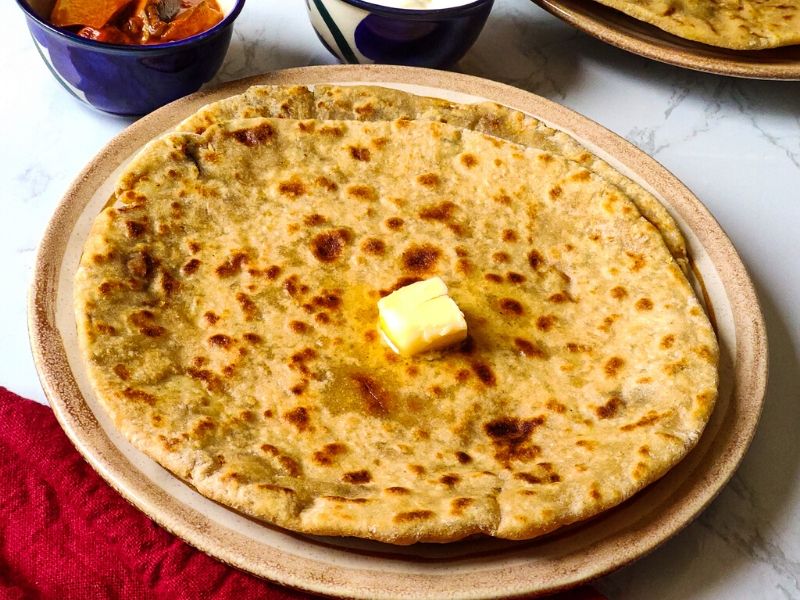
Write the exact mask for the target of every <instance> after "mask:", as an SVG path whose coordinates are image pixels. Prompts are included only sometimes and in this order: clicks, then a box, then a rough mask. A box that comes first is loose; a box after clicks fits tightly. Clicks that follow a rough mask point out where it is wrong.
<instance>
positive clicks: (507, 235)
mask: <svg viewBox="0 0 800 600" xmlns="http://www.w3.org/2000/svg"><path fill="white" fill-rule="evenodd" d="M518 239H519V236H518V235H517V232H516V231H514V230H513V229H504V230H503V241H504V242H508V243H510V244H513V243H514V242H516V241H517V240H518Z"/></svg>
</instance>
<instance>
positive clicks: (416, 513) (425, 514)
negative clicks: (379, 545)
mask: <svg viewBox="0 0 800 600" xmlns="http://www.w3.org/2000/svg"><path fill="white" fill-rule="evenodd" d="M434 516H436V513H435V512H433V511H432V510H409V511H406V512H400V513H397V514H396V515H395V516H394V522H395V523H411V522H413V521H427V520H428V519H432V518H433V517H434Z"/></svg>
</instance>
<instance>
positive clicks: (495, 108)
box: [177, 85, 689, 274]
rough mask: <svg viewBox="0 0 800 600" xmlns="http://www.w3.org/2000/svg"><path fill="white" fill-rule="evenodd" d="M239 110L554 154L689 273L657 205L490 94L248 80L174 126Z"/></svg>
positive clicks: (566, 139)
mask: <svg viewBox="0 0 800 600" xmlns="http://www.w3.org/2000/svg"><path fill="white" fill-rule="evenodd" d="M239 117H283V118H295V119H311V118H318V119H345V120H356V121H385V120H389V121H391V120H394V119H401V118H402V119H416V120H424V121H440V122H445V123H449V124H450V125H454V126H456V127H462V128H464V129H472V130H474V131H480V132H483V133H488V134H491V135H493V136H496V137H499V138H501V139H505V140H508V141H511V142H515V143H517V144H522V145H524V146H530V147H533V148H538V149H540V150H546V151H547V152H550V153H553V154H559V155H561V156H564V157H565V158H567V159H569V160H572V161H574V162H576V163H578V164H579V165H582V166H584V167H586V168H587V169H589V170H591V171H592V172H594V173H596V174H597V175H600V176H601V177H603V178H604V179H606V180H607V181H608V182H610V183H613V184H614V185H616V186H618V187H619V188H620V190H621V191H622V192H623V193H624V194H625V195H627V196H628V197H629V198H630V200H631V201H632V202H633V203H634V204H635V205H636V207H637V208H638V209H639V211H640V212H641V213H642V215H644V217H645V218H646V219H647V220H648V221H650V222H651V223H652V224H653V225H655V227H656V228H657V229H658V230H659V231H660V232H661V235H662V236H663V237H664V241H665V243H666V244H667V247H668V248H669V250H670V252H671V253H672V256H673V257H674V258H675V259H676V260H677V261H678V265H679V266H680V267H681V269H683V271H684V273H686V274H688V273H689V265H688V259H687V252H686V242H685V241H684V239H683V235H682V234H681V232H680V229H679V228H678V225H677V224H676V223H675V221H674V219H673V218H672V217H671V216H670V215H669V213H668V212H667V210H666V209H665V208H664V207H663V205H662V204H661V203H660V202H659V201H658V200H656V198H655V197H654V196H653V195H652V194H650V193H649V192H647V191H646V190H644V189H643V188H642V187H641V186H639V185H638V184H636V183H634V182H633V181H631V180H630V179H628V178H627V177H625V176H624V175H622V174H621V173H620V172H619V171H617V170H615V169H613V168H612V167H611V166H609V165H608V163H606V162H605V161H603V160H601V159H600V158H599V157H597V156H596V155H594V154H592V153H591V152H588V151H587V150H586V148H584V147H583V146H581V145H580V144H579V143H578V142H577V141H575V139H573V138H572V137H570V136H569V135H567V134H565V133H564V132H561V131H558V130H556V129H553V128H551V127H548V126H547V125H545V124H544V123H542V122H541V121H539V120H537V119H534V118H533V117H531V116H529V115H526V114H524V113H521V112H519V111H516V110H512V109H510V108H507V107H505V106H501V105H499V104H495V103H493V102H482V103H479V104H459V103H455V102H448V101H446V100H442V99H439V98H429V97H425V96H418V95H416V94H410V93H407V92H403V91H400V90H395V89H389V88H384V87H378V86H336V85H317V86H315V87H314V89H313V90H310V89H308V88H306V87H304V86H288V87H287V86H266V85H263V86H253V87H251V88H250V89H248V90H247V91H246V92H245V93H243V94H240V95H237V96H231V97H230V98H225V99H224V100H220V101H218V102H214V103H212V104H209V105H207V106H205V107H203V108H202V109H200V110H199V111H198V112H197V113H195V114H193V115H192V116H190V117H189V118H188V119H186V120H185V121H183V122H182V123H180V124H179V125H178V127H177V130H178V131H193V132H195V133H202V132H203V131H205V129H206V128H207V127H209V126H210V125H212V124H214V123H222V122H224V121H227V120H230V119H234V118H239Z"/></svg>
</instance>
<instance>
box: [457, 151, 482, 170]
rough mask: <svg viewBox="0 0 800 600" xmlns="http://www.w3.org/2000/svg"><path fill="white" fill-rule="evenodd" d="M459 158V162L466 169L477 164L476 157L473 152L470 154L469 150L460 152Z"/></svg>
mask: <svg viewBox="0 0 800 600" xmlns="http://www.w3.org/2000/svg"><path fill="white" fill-rule="evenodd" d="M460 160H461V164H462V165H464V166H465V167H467V168H468V169H471V168H473V167H474V166H475V165H477V164H478V157H477V156H475V155H474V154H470V153H469V152H466V153H464V154H462V155H461V158H460Z"/></svg>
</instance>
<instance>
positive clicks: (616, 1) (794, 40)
mask: <svg viewBox="0 0 800 600" xmlns="http://www.w3.org/2000/svg"><path fill="white" fill-rule="evenodd" d="M596 1H597V2H600V3H601V4H605V5H606V6H610V7H611V8H615V9H617V10H619V11H621V12H624V13H625V14H627V15H630V16H631V17H633V18H635V19H639V20H641V21H645V22H647V23H650V24H651V25H655V26H656V27H658V28H659V29H663V30H664V31H667V32H669V33H671V34H673V35H677V36H679V37H682V38H686V39H688V40H693V41H695V42H702V43H704V44H709V45H711V46H720V47H722V48H731V49H733V50H764V49H766V48H777V47H779V46H789V45H792V44H800V3H798V2H797V0H790V1H788V2H787V1H786V0H596Z"/></svg>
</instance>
